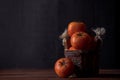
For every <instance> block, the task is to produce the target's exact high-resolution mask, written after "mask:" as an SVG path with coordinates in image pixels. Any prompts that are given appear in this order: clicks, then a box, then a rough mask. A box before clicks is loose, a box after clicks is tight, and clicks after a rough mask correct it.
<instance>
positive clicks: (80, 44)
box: [71, 32, 91, 50]
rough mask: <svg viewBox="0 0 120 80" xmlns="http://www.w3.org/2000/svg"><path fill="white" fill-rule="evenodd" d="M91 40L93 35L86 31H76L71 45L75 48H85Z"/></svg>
mask: <svg viewBox="0 0 120 80" xmlns="http://www.w3.org/2000/svg"><path fill="white" fill-rule="evenodd" d="M90 41H91V37H90V36H89V34H87V33H86V32H75V33H74V34H73V35H72V37H71V45H72V47H74V48H75V49H80V50H84V49H85V48H86V47H87V46H88V44H89V43H90Z"/></svg>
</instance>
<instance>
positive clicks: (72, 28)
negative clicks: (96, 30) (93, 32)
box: [68, 21, 86, 37]
mask: <svg viewBox="0 0 120 80" xmlns="http://www.w3.org/2000/svg"><path fill="white" fill-rule="evenodd" d="M79 31H83V32H85V31H86V25H85V23H83V22H77V21H73V22H70V23H69V24H68V35H69V36H70V37H71V36H72V35H73V33H75V32H79Z"/></svg>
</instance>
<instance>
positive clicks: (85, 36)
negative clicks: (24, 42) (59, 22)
mask: <svg viewBox="0 0 120 80" xmlns="http://www.w3.org/2000/svg"><path fill="white" fill-rule="evenodd" d="M87 31H88V30H87V28H86V24H85V23H84V22H70V23H69V25H68V31H67V32H68V35H69V37H70V39H69V40H70V44H68V45H71V46H69V50H87V51H88V50H92V49H94V48H95V44H96V41H95V39H94V36H93V35H91V34H89V33H88V32H87Z"/></svg>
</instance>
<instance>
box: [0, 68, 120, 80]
mask: <svg viewBox="0 0 120 80" xmlns="http://www.w3.org/2000/svg"><path fill="white" fill-rule="evenodd" d="M0 80H120V70H115V69H114V70H110V69H100V71H99V75H98V76H96V77H84V78H59V77H58V76H57V75H56V74H55V72H54V70H50V69H49V70H39V69H14V70H3V69H2V70H0Z"/></svg>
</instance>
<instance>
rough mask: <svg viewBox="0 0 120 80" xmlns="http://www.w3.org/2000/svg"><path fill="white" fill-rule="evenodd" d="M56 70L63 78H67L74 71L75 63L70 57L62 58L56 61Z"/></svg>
mask: <svg viewBox="0 0 120 80" xmlns="http://www.w3.org/2000/svg"><path fill="white" fill-rule="evenodd" d="M54 69H55V72H56V74H57V75H58V76H59V77H61V78H66V77H68V76H69V75H71V74H72V73H73V71H74V64H73V62H72V61H71V59H69V58H60V59H58V60H57V61H56V63H55V67H54Z"/></svg>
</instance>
